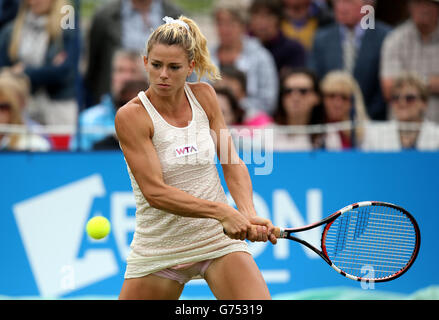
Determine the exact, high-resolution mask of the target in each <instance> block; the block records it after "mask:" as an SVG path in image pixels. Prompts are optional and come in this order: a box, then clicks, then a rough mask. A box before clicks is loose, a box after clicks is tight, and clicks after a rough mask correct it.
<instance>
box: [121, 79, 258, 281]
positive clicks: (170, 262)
mask: <svg viewBox="0 0 439 320" xmlns="http://www.w3.org/2000/svg"><path fill="white" fill-rule="evenodd" d="M184 91H185V94H186V96H187V98H188V100H189V103H190V106H191V109H192V120H191V122H190V123H189V124H188V126H186V127H184V128H179V127H174V126H172V125H170V124H169V123H167V122H166V121H165V120H164V119H163V118H162V116H161V115H160V114H159V113H158V112H157V110H156V109H155V108H154V106H153V105H152V104H151V102H150V101H149V99H148V98H147V96H146V94H145V93H144V92H143V91H142V92H140V93H139V94H138V96H139V98H140V100H141V101H142V104H143V105H144V107H145V109H146V111H147V112H148V114H149V116H150V117H151V119H152V122H153V125H154V136H153V137H152V143H153V145H154V147H155V149H156V151H157V154H158V157H159V159H160V164H161V167H162V171H163V178H164V181H165V183H166V184H168V185H170V186H173V187H175V188H178V189H180V190H183V191H185V192H187V193H189V194H191V195H193V196H195V197H197V198H202V199H206V200H210V201H215V202H223V203H227V198H226V195H225V193H224V189H223V187H222V185H221V181H220V178H219V175H218V171H217V168H216V164H215V159H216V152H215V145H214V142H213V139H212V137H211V135H210V127H209V119H208V118H207V115H206V113H205V112H204V109H203V108H202V107H201V105H200V104H199V102H198V101H197V99H196V98H195V96H194V94H193V93H192V90H191V89H190V87H189V85H188V84H187V83H186V84H185V86H184ZM127 168H128V173H129V176H130V179H131V185H132V188H133V192H134V197H135V200H136V229H135V233H134V237H133V240H132V242H131V246H130V247H131V252H130V254H129V255H128V258H127V268H126V272H125V278H137V277H142V276H145V275H148V274H150V273H154V272H156V271H159V270H162V269H165V268H169V267H172V266H176V265H180V264H186V263H192V262H199V261H203V260H207V259H213V258H218V257H221V256H223V255H225V254H228V253H231V252H236V251H245V252H248V253H250V251H249V250H248V246H247V243H246V242H245V241H241V240H232V239H230V238H229V237H228V236H226V235H225V234H224V233H223V227H222V225H221V223H220V222H219V221H218V220H216V219H210V218H188V217H182V216H179V215H176V214H172V213H169V212H166V211H163V210H158V209H155V208H153V207H151V206H150V205H149V203H148V201H147V200H146V199H145V197H144V196H143V194H142V192H141V190H140V188H139V186H138V184H137V182H136V180H135V178H134V176H133V174H132V173H131V170H130V168H129V166H128V165H127ZM145 170H148V169H147V168H145Z"/></svg>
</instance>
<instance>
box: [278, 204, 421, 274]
mask: <svg viewBox="0 0 439 320" xmlns="http://www.w3.org/2000/svg"><path fill="white" fill-rule="evenodd" d="M322 225H325V227H324V228H323V232H322V238H321V249H318V248H316V247H314V246H313V245H311V244H310V243H308V242H306V241H304V240H302V239H300V238H297V237H295V236H294V234H295V233H298V232H302V231H306V230H310V229H313V228H316V227H319V226H322ZM274 233H275V235H276V237H277V238H284V239H289V240H293V241H297V242H299V243H301V244H303V245H305V246H306V247H308V248H309V249H311V250H312V251H314V252H315V253H317V254H318V255H319V256H320V257H321V258H322V259H323V260H325V261H326V263H328V264H329V265H330V266H331V267H332V268H333V269H334V270H335V271H337V272H338V273H339V274H341V275H343V276H345V277H347V278H349V279H352V280H356V281H366V282H372V281H373V282H384V281H390V280H394V279H396V278H398V277H400V276H401V275H402V274H404V273H405V272H406V271H407V270H408V269H409V268H410V267H411V266H412V264H413V262H414V261H415V259H416V256H417V255H418V251H419V246H420V243H421V235H420V232H419V227H418V224H417V223H416V221H415V219H414V218H413V216H412V215H411V214H410V213H409V212H407V210H405V209H403V208H401V207H399V206H397V205H394V204H391V203H386V202H378V201H364V202H358V203H355V204H351V205H349V206H346V207H344V208H343V209H340V210H339V211H337V212H335V213H333V214H332V215H330V216H329V217H327V218H325V219H323V220H321V221H320V222H317V223H313V224H310V225H307V226H304V227H300V228H285V229H281V228H276V229H275V231H274ZM365 273H366V275H365Z"/></svg>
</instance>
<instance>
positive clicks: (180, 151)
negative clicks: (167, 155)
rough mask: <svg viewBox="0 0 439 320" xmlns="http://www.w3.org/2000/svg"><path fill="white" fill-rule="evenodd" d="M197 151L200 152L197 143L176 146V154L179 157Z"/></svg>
mask: <svg viewBox="0 0 439 320" xmlns="http://www.w3.org/2000/svg"><path fill="white" fill-rule="evenodd" d="M195 153H198V148H197V146H196V145H195V144H189V145H183V146H180V147H176V148H175V156H176V157H177V158H179V157H184V156H188V155H190V154H195Z"/></svg>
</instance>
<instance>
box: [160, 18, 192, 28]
mask: <svg viewBox="0 0 439 320" xmlns="http://www.w3.org/2000/svg"><path fill="white" fill-rule="evenodd" d="M163 21H164V22H165V23H176V24H179V25H180V26H182V27H185V28H186V30H187V31H190V29H189V26H188V24H187V23H186V22H184V21H182V20H175V19H174V18H172V17H168V16H166V17H164V18H163Z"/></svg>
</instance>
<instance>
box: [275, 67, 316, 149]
mask: <svg viewBox="0 0 439 320" xmlns="http://www.w3.org/2000/svg"><path fill="white" fill-rule="evenodd" d="M321 101H322V100H321V96H320V91H319V83H318V80H317V78H316V76H315V75H314V74H313V73H312V72H311V71H310V70H307V69H304V68H300V69H293V70H289V71H288V72H287V73H285V74H284V75H283V77H282V78H281V93H280V97H279V104H278V107H277V110H276V112H275V114H274V121H275V126H274V129H275V134H274V139H273V141H274V144H273V150H278V151H281V150H284V151H287V150H290V151H293V150H295V151H305V150H312V149H313V148H318V147H319V146H320V144H321V143H320V139H319V138H320V135H316V134H308V133H306V132H297V131H296V132H295V131H294V129H298V130H300V129H306V127H304V126H307V125H311V124H318V123H322V121H323V119H324V110H323V106H322V105H321ZM287 126H289V127H287Z"/></svg>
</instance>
